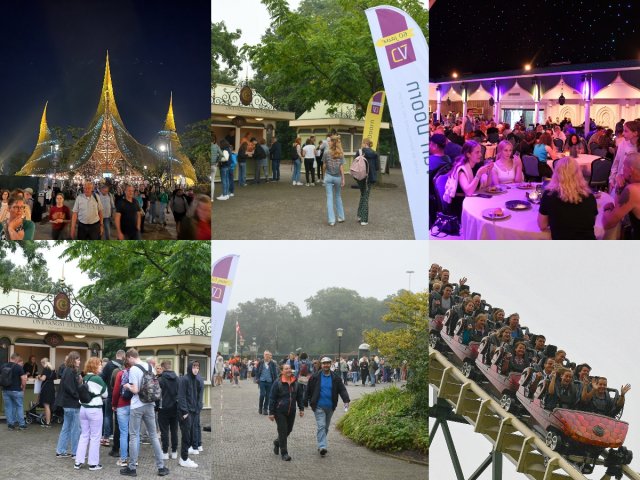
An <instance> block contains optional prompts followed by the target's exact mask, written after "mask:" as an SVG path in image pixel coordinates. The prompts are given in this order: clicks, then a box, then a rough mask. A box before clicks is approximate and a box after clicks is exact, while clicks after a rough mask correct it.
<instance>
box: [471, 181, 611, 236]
mask: <svg viewBox="0 0 640 480" xmlns="http://www.w3.org/2000/svg"><path fill="white" fill-rule="evenodd" d="M508 187H509V189H508V190H507V192H506V193H503V194H499V195H494V196H492V197H491V198H482V197H467V198H465V199H464V202H463V203H462V222H461V223H462V232H463V234H464V238H465V240H550V239H551V232H550V231H549V230H546V231H540V228H539V227H538V210H539V207H540V205H539V204H538V205H536V204H532V206H531V208H530V209H529V210H509V209H508V208H507V207H505V202H506V201H508V200H526V198H525V193H526V192H531V190H521V189H519V188H516V184H513V185H508ZM596 202H597V204H598V216H597V217H596V224H595V234H596V238H597V239H598V240H615V239H616V238H618V234H619V228H620V227H619V226H618V227H615V228H612V229H609V230H606V231H605V229H604V228H603V226H602V212H603V207H604V206H605V205H606V204H607V203H609V202H613V198H612V197H611V195H609V194H608V193H606V192H601V196H600V198H598V199H597V200H596ZM486 208H502V209H503V210H504V212H505V213H508V214H510V215H511V217H509V218H507V219H504V220H488V219H486V218H484V217H483V216H482V211H483V210H484V209H486Z"/></svg>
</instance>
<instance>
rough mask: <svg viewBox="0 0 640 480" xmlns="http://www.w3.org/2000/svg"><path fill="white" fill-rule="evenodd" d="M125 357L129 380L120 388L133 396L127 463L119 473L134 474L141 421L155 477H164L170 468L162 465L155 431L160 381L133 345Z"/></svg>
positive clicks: (131, 475)
mask: <svg viewBox="0 0 640 480" xmlns="http://www.w3.org/2000/svg"><path fill="white" fill-rule="evenodd" d="M126 359H127V361H128V362H129V364H130V365H131V370H130V371H129V383H127V384H126V385H124V387H123V388H124V389H125V390H128V391H130V392H131V393H133V397H132V398H131V410H130V411H131V413H130V415H131V417H130V420H129V465H128V466H126V467H124V468H122V469H121V470H120V474H121V475H126V476H130V477H135V476H137V473H136V468H135V466H136V465H137V463H138V453H139V448H140V424H141V423H142V422H144V424H145V426H146V427H147V432H149V437H150V440H151V445H152V446H153V453H154V455H155V457H156V466H157V467H158V476H160V477H164V476H165V475H168V474H169V469H168V468H167V467H165V466H164V460H163V458H162V447H161V446H160V440H159V439H158V434H157V432H156V415H155V410H154V407H155V402H156V401H158V400H160V399H161V398H162V394H161V391H160V383H159V382H158V379H157V378H156V376H155V375H154V372H153V369H152V368H151V365H149V364H148V363H147V362H143V361H142V360H141V359H140V356H139V355H138V351H137V350H136V349H135V348H130V349H129V350H127V353H126ZM132 467H133V468H132Z"/></svg>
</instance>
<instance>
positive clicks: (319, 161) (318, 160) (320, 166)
mask: <svg viewBox="0 0 640 480" xmlns="http://www.w3.org/2000/svg"><path fill="white" fill-rule="evenodd" d="M316 166H317V167H318V181H320V179H321V178H322V177H324V168H323V167H324V164H323V163H322V157H321V158H318V157H316Z"/></svg>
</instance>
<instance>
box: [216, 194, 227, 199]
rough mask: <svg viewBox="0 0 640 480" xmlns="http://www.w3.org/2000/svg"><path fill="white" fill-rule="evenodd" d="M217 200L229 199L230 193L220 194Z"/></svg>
mask: <svg viewBox="0 0 640 480" xmlns="http://www.w3.org/2000/svg"><path fill="white" fill-rule="evenodd" d="M216 200H229V195H220V196H219V197H216Z"/></svg>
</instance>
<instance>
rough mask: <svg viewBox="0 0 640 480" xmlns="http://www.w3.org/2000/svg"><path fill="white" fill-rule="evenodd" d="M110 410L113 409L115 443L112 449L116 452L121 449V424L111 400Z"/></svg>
mask: <svg viewBox="0 0 640 480" xmlns="http://www.w3.org/2000/svg"><path fill="white" fill-rule="evenodd" d="M107 406H108V407H109V410H111V415H113V445H112V447H111V450H113V451H114V452H119V451H120V426H119V425H118V415H116V414H115V412H114V411H113V410H112V409H111V400H109V403H108V404H107Z"/></svg>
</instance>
